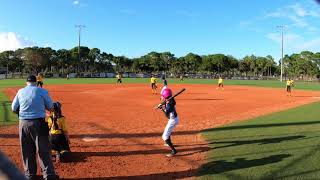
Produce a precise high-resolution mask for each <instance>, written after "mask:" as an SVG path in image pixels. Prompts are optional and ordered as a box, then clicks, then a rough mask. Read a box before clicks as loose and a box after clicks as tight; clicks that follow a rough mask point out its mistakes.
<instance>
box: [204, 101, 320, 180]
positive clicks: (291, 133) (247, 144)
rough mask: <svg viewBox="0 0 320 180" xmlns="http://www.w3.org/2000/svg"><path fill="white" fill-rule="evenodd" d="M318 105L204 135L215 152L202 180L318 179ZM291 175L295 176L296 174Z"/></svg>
mask: <svg viewBox="0 0 320 180" xmlns="http://www.w3.org/2000/svg"><path fill="white" fill-rule="evenodd" d="M319 108H320V102H316V103H312V104H308V105H304V106H301V107H297V108H293V109H290V110H287V111H282V112H278V113H273V114H270V115H266V116H261V117H258V118H255V119H251V120H248V121H244V122H239V123H234V124H230V125H226V126H223V127H218V128H213V129H208V130H206V131H204V132H203V135H204V137H205V138H206V140H207V141H208V143H209V146H210V148H211V150H210V151H209V152H208V163H206V164H205V165H203V166H202V168H201V170H200V171H199V177H200V178H201V179H219V180H220V179H229V178H228V177H233V175H234V176H236V177H237V178H238V179H299V178H300V179H315V177H320V171H316V169H317V167H318V164H319V162H320V152H319V151H318V149H319V147H320V143H319V142H318V141H319V140H318V139H319V137H320V131H319V129H320V121H319V119H320V113H318V109H319ZM292 172H295V173H294V174H293V173H292Z"/></svg>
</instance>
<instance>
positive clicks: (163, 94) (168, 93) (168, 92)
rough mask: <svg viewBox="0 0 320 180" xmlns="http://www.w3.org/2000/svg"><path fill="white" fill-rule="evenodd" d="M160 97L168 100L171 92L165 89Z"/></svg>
mask: <svg viewBox="0 0 320 180" xmlns="http://www.w3.org/2000/svg"><path fill="white" fill-rule="evenodd" d="M161 96H162V97H163V98H164V99H168V98H169V97H171V96H172V91H171V89H169V88H167V89H164V90H163V92H162V94H161Z"/></svg>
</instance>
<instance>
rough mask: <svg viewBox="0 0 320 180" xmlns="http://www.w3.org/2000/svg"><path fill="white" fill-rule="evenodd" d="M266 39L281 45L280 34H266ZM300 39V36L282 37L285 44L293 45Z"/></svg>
mask: <svg viewBox="0 0 320 180" xmlns="http://www.w3.org/2000/svg"><path fill="white" fill-rule="evenodd" d="M267 38H269V39H271V40H272V41H275V42H277V43H279V44H280V43H281V34H280V33H269V34H267ZM300 39H301V36H300V35H298V34H293V33H290V34H284V35H283V41H284V42H285V43H286V44H294V43H296V42H297V41H299V40H300Z"/></svg>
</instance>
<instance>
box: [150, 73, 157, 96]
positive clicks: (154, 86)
mask: <svg viewBox="0 0 320 180" xmlns="http://www.w3.org/2000/svg"><path fill="white" fill-rule="evenodd" d="M150 83H151V88H152V94H157V78H155V77H154V76H153V75H152V76H151V79H150Z"/></svg>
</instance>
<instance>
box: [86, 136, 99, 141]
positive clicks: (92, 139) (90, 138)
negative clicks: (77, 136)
mask: <svg viewBox="0 0 320 180" xmlns="http://www.w3.org/2000/svg"><path fill="white" fill-rule="evenodd" d="M82 140H83V141H84V142H93V141H99V140H100V138H93V137H84V138H82Z"/></svg>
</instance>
